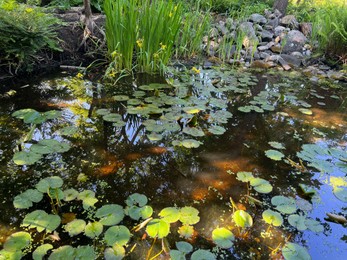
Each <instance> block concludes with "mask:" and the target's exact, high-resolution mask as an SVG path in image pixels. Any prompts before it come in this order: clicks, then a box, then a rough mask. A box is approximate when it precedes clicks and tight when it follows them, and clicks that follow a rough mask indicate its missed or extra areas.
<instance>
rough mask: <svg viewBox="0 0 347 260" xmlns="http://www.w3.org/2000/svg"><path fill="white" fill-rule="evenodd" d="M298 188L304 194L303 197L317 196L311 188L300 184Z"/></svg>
mask: <svg viewBox="0 0 347 260" xmlns="http://www.w3.org/2000/svg"><path fill="white" fill-rule="evenodd" d="M299 187H300V189H301V191H302V192H303V193H304V195H306V196H309V197H313V196H314V195H316V194H317V191H316V190H315V189H314V188H313V187H311V186H308V185H305V184H302V183H300V184H299Z"/></svg>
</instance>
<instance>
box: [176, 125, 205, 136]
mask: <svg viewBox="0 0 347 260" xmlns="http://www.w3.org/2000/svg"><path fill="white" fill-rule="evenodd" d="M182 132H183V133H185V134H188V135H191V136H195V137H197V136H204V135H205V133H204V132H203V131H202V130H201V129H199V128H196V127H185V128H184V129H183V131H182Z"/></svg>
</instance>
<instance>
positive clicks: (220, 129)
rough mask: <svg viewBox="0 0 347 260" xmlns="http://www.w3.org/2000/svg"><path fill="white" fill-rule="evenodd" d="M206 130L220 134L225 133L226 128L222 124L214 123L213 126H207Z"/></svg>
mask: <svg viewBox="0 0 347 260" xmlns="http://www.w3.org/2000/svg"><path fill="white" fill-rule="evenodd" d="M208 131H209V132H210V133H211V134H214V135H222V134H224V133H225V131H226V130H225V128H224V127H222V126H218V125H214V126H211V127H210V128H208Z"/></svg>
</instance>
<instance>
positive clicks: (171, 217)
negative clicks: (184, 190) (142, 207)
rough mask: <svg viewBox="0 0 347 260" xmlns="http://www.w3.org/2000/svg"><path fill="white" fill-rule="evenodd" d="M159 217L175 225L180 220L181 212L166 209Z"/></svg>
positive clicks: (175, 209) (176, 209) (171, 208)
mask: <svg viewBox="0 0 347 260" xmlns="http://www.w3.org/2000/svg"><path fill="white" fill-rule="evenodd" d="M158 215H159V217H161V219H162V220H164V221H166V222H167V223H174V222H176V221H178V220H179V218H180V211H179V209H178V208H175V207H168V208H164V209H162V210H161V211H160V212H159V214H158Z"/></svg>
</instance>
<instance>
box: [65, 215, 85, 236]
mask: <svg viewBox="0 0 347 260" xmlns="http://www.w3.org/2000/svg"><path fill="white" fill-rule="evenodd" d="M85 227H86V222H85V221H84V220H83V219H74V220H73V221H71V222H69V223H67V224H66V225H65V231H66V232H68V233H69V235H70V236H71V237H72V236H76V235H78V234H81V233H82V232H83V231H84V229H85Z"/></svg>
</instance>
